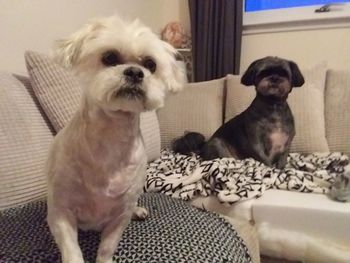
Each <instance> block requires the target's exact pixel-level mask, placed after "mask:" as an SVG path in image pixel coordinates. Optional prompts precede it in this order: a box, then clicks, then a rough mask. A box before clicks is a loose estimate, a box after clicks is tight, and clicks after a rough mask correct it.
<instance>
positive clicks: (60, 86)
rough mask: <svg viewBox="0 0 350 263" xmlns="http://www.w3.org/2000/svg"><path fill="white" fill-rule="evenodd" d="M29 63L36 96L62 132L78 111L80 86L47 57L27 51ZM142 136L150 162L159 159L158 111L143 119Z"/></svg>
mask: <svg viewBox="0 0 350 263" xmlns="http://www.w3.org/2000/svg"><path fill="white" fill-rule="evenodd" d="M25 61H26V65H27V69H28V73H29V75H30V77H31V82H32V86H33V89H34V92H35V94H36V96H37V98H38V100H39V102H40V104H41V106H42V108H43V109H44V111H45V113H46V114H47V116H48V118H49V119H50V121H51V122H52V125H53V126H54V128H55V130H56V131H57V132H58V131H59V130H60V129H62V128H63V127H64V126H65V125H66V124H67V123H68V122H69V120H70V119H71V118H72V116H73V115H74V112H75V111H76V110H77V107H78V105H79V103H80V99H81V93H82V90H81V88H80V84H79V82H78V80H77V79H76V78H75V77H74V76H73V75H72V73H70V72H69V71H68V70H66V69H64V68H62V67H60V66H59V65H58V64H56V63H54V62H53V61H52V60H51V59H50V58H49V57H48V56H46V55H43V54H39V53H36V52H33V51H27V52H26V53H25ZM141 132H142V134H143V136H144V141H145V145H146V153H147V157H148V160H149V161H152V160H154V159H156V158H158V157H159V155H160V134H159V126H158V119H157V115H156V113H155V112H154V111H153V112H148V113H143V114H142V115H141Z"/></svg>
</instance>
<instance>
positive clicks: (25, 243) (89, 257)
mask: <svg viewBox="0 0 350 263" xmlns="http://www.w3.org/2000/svg"><path fill="white" fill-rule="evenodd" d="M139 203H140V205H142V206H144V207H146V208H147V210H148V211H149V217H148V218H147V219H146V220H145V221H140V220H134V221H131V222H130V224H129V225H128V226H127V228H126V229H125V231H124V233H123V236H122V238H121V240H120V242H119V244H118V248H116V250H115V258H114V260H113V262H121V263H122V262H124V263H126V262H150V263H152V262H179V263H180V262H237V263H248V262H252V261H251V259H252V257H253V256H256V255H255V254H254V255H252V256H250V254H251V252H250V251H249V250H248V248H247V246H246V245H245V242H244V241H243V240H242V239H241V237H240V236H239V235H238V234H237V231H236V230H235V229H234V228H233V226H232V225H231V224H230V223H229V222H227V221H226V220H225V219H223V218H221V217H220V216H218V215H216V214H214V213H210V212H207V211H200V210H199V209H197V208H195V207H193V206H191V205H190V204H188V203H186V202H184V201H180V200H176V199H174V198H171V197H168V196H166V195H162V194H144V195H142V196H141V198H140V200H139ZM0 225H1V226H2V227H1V228H0V251H1V255H0V257H1V258H0V262H21V263H32V262H60V259H59V258H60V253H59V251H58V248H57V246H56V244H55V243H54V240H53V238H52V235H51V234H50V232H49V229H48V226H47V223H46V204H45V202H43V201H38V202H35V203H32V204H29V205H26V206H23V207H20V208H16V209H9V210H6V211H4V212H3V213H2V214H0ZM241 229H242V227H241ZM19 236H20V238H18V237H19ZM78 237H79V243H80V247H81V249H82V252H83V255H84V259H85V262H95V258H96V251H97V247H98V244H99V242H100V234H99V233H98V232H96V231H79V236H78ZM255 251H256V250H253V251H252V252H255ZM255 258H256V257H255ZM111 262H112V261H111Z"/></svg>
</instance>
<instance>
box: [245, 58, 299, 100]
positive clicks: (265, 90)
mask: <svg viewBox="0 0 350 263" xmlns="http://www.w3.org/2000/svg"><path fill="white" fill-rule="evenodd" d="M241 82H242V84H244V85H246V86H251V85H254V86H255V87H256V91H257V92H258V93H259V94H260V95H262V96H268V97H273V98H276V99H282V100H285V99H286V98H287V97H288V94H289V93H290V92H291V90H292V88H293V87H300V86H302V85H303V84H304V77H303V75H302V74H301V72H300V70H299V68H298V66H297V65H296V64H295V63H294V62H292V61H288V60H285V59H281V58H278V57H265V58H263V59H259V60H256V61H254V62H253V63H252V64H251V65H250V66H249V67H248V69H247V71H246V72H245V73H244V75H243V76H242V79H241Z"/></svg>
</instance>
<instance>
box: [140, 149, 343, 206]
mask: <svg viewBox="0 0 350 263" xmlns="http://www.w3.org/2000/svg"><path fill="white" fill-rule="evenodd" d="M348 164H349V158H348V157H347V156H346V155H344V154H341V153H330V154H323V153H317V154H311V155H301V154H297V153H291V154H290V155H289V157H288V162H287V165H286V167H285V168H284V169H283V170H280V169H277V168H271V167H268V166H266V165H264V164H262V163H260V162H258V161H256V160H254V159H252V158H250V159H244V160H236V159H233V158H222V159H215V160H209V161H202V160H201V159H200V158H199V156H196V155H192V156H186V155H181V154H175V153H173V152H172V151H170V150H168V149H165V150H163V151H162V152H161V157H160V158H159V159H158V160H156V161H154V162H152V163H150V164H149V165H148V168H147V180H146V184H145V190H146V191H147V192H161V193H164V194H167V195H170V196H172V197H175V198H180V199H183V200H190V199H193V198H194V197H195V196H198V195H201V196H209V195H216V196H217V198H218V199H219V201H220V202H222V203H228V204H233V203H235V202H237V201H242V200H248V199H252V198H257V197H259V196H261V195H262V194H263V193H264V191H265V190H267V189H270V188H275V189H284V190H291V191H298V192H307V193H311V192H313V193H328V191H329V187H330V186H331V185H332V184H333V183H334V181H335V179H336V178H337V177H339V176H342V175H343V173H344V170H345V166H346V165H348Z"/></svg>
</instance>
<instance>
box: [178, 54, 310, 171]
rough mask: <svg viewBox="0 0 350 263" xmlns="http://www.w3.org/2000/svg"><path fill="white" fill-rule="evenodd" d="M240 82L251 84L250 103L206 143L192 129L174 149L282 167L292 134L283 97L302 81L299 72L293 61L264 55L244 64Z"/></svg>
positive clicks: (204, 157) (288, 111) (289, 118)
mask: <svg viewBox="0 0 350 263" xmlns="http://www.w3.org/2000/svg"><path fill="white" fill-rule="evenodd" d="M241 83H242V84H244V85H246V86H253V85H254V86H255V89H256V92H257V94H256V97H255V99H254V100H253V102H252V103H251V104H250V106H249V107H248V108H247V109H246V110H245V111H243V112H242V113H241V114H239V115H237V116H235V117H234V118H232V119H231V120H230V121H228V122H227V123H225V124H224V125H222V126H221V127H220V128H219V129H218V130H217V131H216V132H215V133H214V134H213V136H212V137H211V138H210V139H209V140H208V142H205V139H204V136H203V135H201V134H199V133H196V132H190V133H187V134H185V135H184V136H183V137H180V138H178V139H176V140H175V141H174V142H173V144H172V147H173V150H174V151H175V152H179V153H182V154H189V153H191V152H195V153H197V154H199V155H200V156H201V157H202V158H203V159H204V160H210V159H215V158H221V157H234V158H237V159H244V158H249V157H252V158H254V159H256V160H258V161H260V162H263V163H265V164H266V165H269V166H276V167H277V168H283V167H284V166H285V164H286V161H287V156H288V153H289V149H290V145H291V142H292V139H293V137H294V135H295V128H294V118H293V115H292V112H291V110H290V108H289V106H288V104H287V101H286V99H287V97H288V94H289V93H290V92H291V90H292V88H293V87H300V86H302V85H303V84H304V78H303V75H302V74H301V72H300V70H299V68H298V66H297V65H296V64H295V63H294V62H293V61H288V60H285V59H281V58H278V57H265V58H262V59H259V60H256V61H254V62H253V63H252V64H251V65H250V66H249V67H248V69H247V71H246V72H245V73H244V75H243V76H242V78H241Z"/></svg>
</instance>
